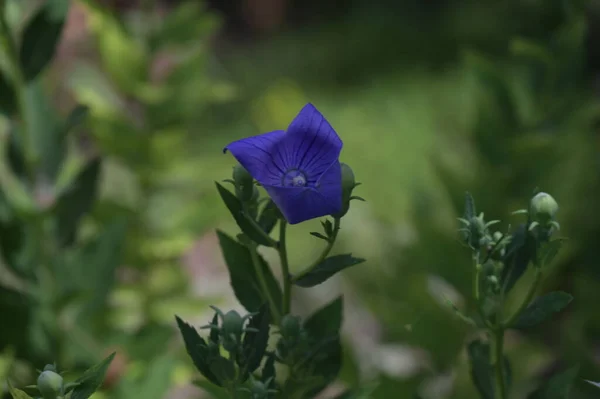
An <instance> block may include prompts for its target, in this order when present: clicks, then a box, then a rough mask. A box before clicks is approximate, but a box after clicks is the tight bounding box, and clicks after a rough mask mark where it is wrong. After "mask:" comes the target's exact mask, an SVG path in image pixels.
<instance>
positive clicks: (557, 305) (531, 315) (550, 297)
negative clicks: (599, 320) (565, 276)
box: [513, 291, 573, 329]
mask: <svg viewBox="0 0 600 399" xmlns="http://www.w3.org/2000/svg"><path fill="white" fill-rule="evenodd" d="M572 300H573V297H572V296H571V295H569V294H567V293H566V292H562V291H555V292H551V293H549V294H546V295H543V296H541V297H539V298H536V299H535V300H534V301H533V302H532V303H531V304H530V305H529V306H528V307H527V308H526V309H525V310H524V311H523V313H521V315H520V316H519V317H518V318H517V320H516V321H515V323H514V324H513V328H517V329H523V328H528V327H533V326H536V325H538V324H540V323H542V322H544V321H545V320H547V319H548V318H550V317H551V316H552V315H553V314H554V313H557V312H560V311H561V310H563V309H564V308H566V307H567V305H568V304H569V303H571V301H572Z"/></svg>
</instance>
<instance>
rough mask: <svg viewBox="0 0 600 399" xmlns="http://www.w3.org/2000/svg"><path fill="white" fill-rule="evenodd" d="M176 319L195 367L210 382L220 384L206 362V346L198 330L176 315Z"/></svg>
mask: <svg viewBox="0 0 600 399" xmlns="http://www.w3.org/2000/svg"><path fill="white" fill-rule="evenodd" d="M175 320H177V327H178V328H179V331H180V332H181V335H182V336H183V342H184V343H185V349H186V351H187V353H188V355H189V356H190V357H191V358H192V362H194V366H196V369H198V371H199V372H200V373H201V374H202V375H203V376H204V377H206V378H207V379H208V380H209V381H210V382H212V383H213V384H216V385H217V386H221V384H220V382H219V380H218V379H217V377H216V376H215V375H214V374H213V372H212V371H211V369H210V366H209V364H208V360H209V359H208V346H207V345H206V342H205V341H204V339H203V338H202V337H201V336H200V335H199V334H198V331H196V329H195V328H194V327H192V326H190V325H189V324H187V323H186V322H184V321H183V320H181V319H180V318H179V317H178V316H175Z"/></svg>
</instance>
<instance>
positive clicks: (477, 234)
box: [458, 212, 502, 250]
mask: <svg viewBox="0 0 600 399" xmlns="http://www.w3.org/2000/svg"><path fill="white" fill-rule="evenodd" d="M458 220H459V221H460V222H461V223H462V224H463V227H462V228H460V229H459V231H460V232H461V233H462V234H463V238H464V240H465V242H466V244H467V245H468V246H469V247H470V248H471V249H473V250H479V249H486V250H492V249H493V248H494V247H495V246H496V244H497V241H498V242H499V241H501V240H502V236H497V235H495V234H492V233H491V232H490V227H491V226H493V225H495V224H497V223H500V221H499V220H492V221H489V222H487V223H486V221H485V219H484V214H483V212H481V213H480V214H479V216H473V217H471V218H469V219H465V218H458ZM500 234H502V233H500Z"/></svg>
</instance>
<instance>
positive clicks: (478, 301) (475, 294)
mask: <svg viewBox="0 0 600 399" xmlns="http://www.w3.org/2000/svg"><path fill="white" fill-rule="evenodd" d="M473 265H474V266H475V277H474V278H473V298H474V299H475V307H476V308H477V313H478V314H479V317H481V320H482V321H483V323H484V324H485V326H486V327H487V328H488V329H489V330H490V331H491V330H493V326H492V324H491V323H490V322H489V320H488V319H487V318H486V317H485V314H484V313H483V309H482V308H481V298H480V292H481V290H480V288H479V280H480V279H481V277H480V276H481V269H482V266H481V264H479V257H478V255H474V256H473Z"/></svg>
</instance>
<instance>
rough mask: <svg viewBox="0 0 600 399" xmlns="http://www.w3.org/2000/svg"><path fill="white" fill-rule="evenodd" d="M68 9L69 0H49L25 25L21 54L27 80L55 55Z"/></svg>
mask: <svg viewBox="0 0 600 399" xmlns="http://www.w3.org/2000/svg"><path fill="white" fill-rule="evenodd" d="M68 11H69V0H48V1H46V2H45V3H44V5H43V6H41V7H40V9H39V10H38V11H37V12H36V13H35V14H34V15H33V17H32V18H31V20H30V21H29V23H28V24H27V26H26V27H25V30H24V32H23V38H22V39H21V48H20V52H19V56H20V60H21V68H22V69H23V74H24V76H25V79H26V80H27V81H30V80H33V79H35V77H36V76H37V75H38V74H39V73H40V72H41V71H42V70H43V69H44V68H45V67H46V66H47V65H48V63H49V62H50V61H51V60H52V58H53V57H54V54H55V53H56V48H57V46H58V42H59V40H60V36H61V34H62V30H63V25H64V22H65V19H66V17H67V13H68Z"/></svg>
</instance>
